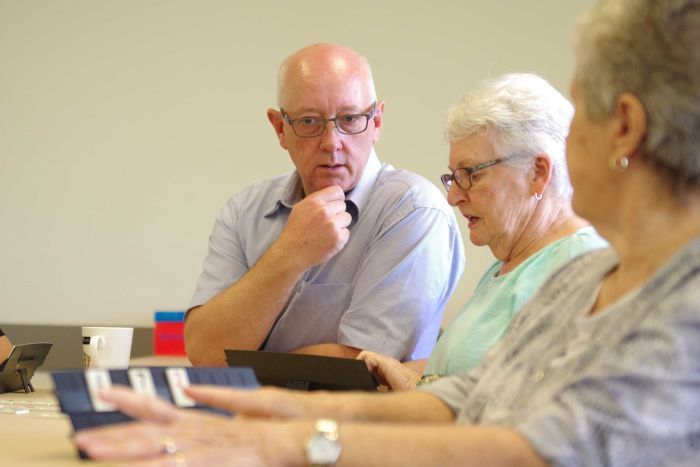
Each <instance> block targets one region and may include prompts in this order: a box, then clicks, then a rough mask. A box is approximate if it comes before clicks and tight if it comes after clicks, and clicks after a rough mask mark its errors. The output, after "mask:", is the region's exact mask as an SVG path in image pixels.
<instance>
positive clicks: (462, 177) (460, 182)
mask: <svg viewBox="0 0 700 467" xmlns="http://www.w3.org/2000/svg"><path fill="white" fill-rule="evenodd" d="M521 157H525V154H517V155H514V156H506V157H499V158H498V159H492V160H490V161H486V162H482V163H480V164H475V165H472V166H469V167H462V168H459V169H455V170H454V171H453V172H452V173H451V174H443V175H440V180H441V181H442V184H443V185H444V186H445V190H447V191H450V187H451V186H452V182H453V181H454V182H455V183H456V184H457V186H458V187H460V188H461V189H462V190H464V191H467V190H469V189H470V188H471V187H472V184H473V183H472V175H474V174H475V173H476V172H478V171H479V170H483V169H485V168H486V167H491V166H492V165H496V164H500V163H501V162H506V161H510V160H513V159H519V158H521Z"/></svg>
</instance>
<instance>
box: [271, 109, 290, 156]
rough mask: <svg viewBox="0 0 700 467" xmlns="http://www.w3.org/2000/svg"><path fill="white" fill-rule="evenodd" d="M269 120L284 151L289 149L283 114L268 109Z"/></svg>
mask: <svg viewBox="0 0 700 467" xmlns="http://www.w3.org/2000/svg"><path fill="white" fill-rule="evenodd" d="M267 119H268V120H269V121H270V124H271V125H272V128H273V129H274V130H275V134H276V135H277V140H278V141H279V143H280V146H282V148H283V149H287V139H286V136H285V134H284V118H283V117H282V113H281V112H280V111H279V110H275V109H272V108H270V109H267Z"/></svg>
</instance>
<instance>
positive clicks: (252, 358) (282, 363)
mask: <svg viewBox="0 0 700 467" xmlns="http://www.w3.org/2000/svg"><path fill="white" fill-rule="evenodd" d="M224 352H225V353H226V361H227V362H228V365H229V366H244V367H250V368H252V369H253V371H255V376H256V377H257V379H258V381H259V382H260V384H264V385H270V386H279V387H283V388H289V389H299V390H303V391H313V390H319V389H323V390H326V391H353V390H354V391H376V390H377V386H378V383H377V380H376V379H375V378H374V376H372V374H371V373H370V372H369V370H368V369H367V365H366V364H365V362H363V361H362V360H355V359H352V358H338V357H324V356H319V355H303V354H295V353H285V352H267V351H258V350H231V349H226V350H225V351H224Z"/></svg>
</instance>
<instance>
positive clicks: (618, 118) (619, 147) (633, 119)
mask: <svg viewBox="0 0 700 467" xmlns="http://www.w3.org/2000/svg"><path fill="white" fill-rule="evenodd" d="M613 119H614V121H615V127H614V128H613V131H614V134H613V138H614V139H613V145H614V146H613V150H614V151H615V154H614V157H615V158H620V157H627V158H631V157H634V156H635V155H636V154H637V153H638V152H639V148H640V147H641V146H642V143H643V142H644V138H645V137H646V134H647V113H646V110H645V109H644V105H643V104H642V102H641V101H640V100H639V98H638V97H637V96H635V95H634V94H631V93H628V92H623V93H622V94H620V95H619V96H618V98H617V102H616V103H615V113H614V115H613Z"/></svg>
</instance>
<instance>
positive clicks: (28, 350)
mask: <svg viewBox="0 0 700 467" xmlns="http://www.w3.org/2000/svg"><path fill="white" fill-rule="evenodd" d="M52 346H53V344H51V343H48V342H35V343H31V344H20V345H15V346H14V347H13V348H12V352H10V356H9V357H7V360H5V361H4V362H2V363H0V393H3V392H12V391H19V390H24V392H25V393H28V392H33V391H34V386H32V383H31V379H32V376H34V371H36V369H37V368H39V367H40V366H41V365H42V364H43V363H44V360H46V356H47V355H48V354H49V350H51V347H52Z"/></svg>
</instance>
